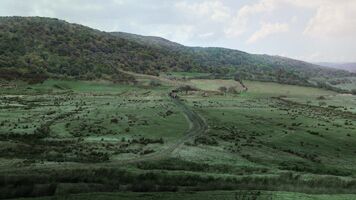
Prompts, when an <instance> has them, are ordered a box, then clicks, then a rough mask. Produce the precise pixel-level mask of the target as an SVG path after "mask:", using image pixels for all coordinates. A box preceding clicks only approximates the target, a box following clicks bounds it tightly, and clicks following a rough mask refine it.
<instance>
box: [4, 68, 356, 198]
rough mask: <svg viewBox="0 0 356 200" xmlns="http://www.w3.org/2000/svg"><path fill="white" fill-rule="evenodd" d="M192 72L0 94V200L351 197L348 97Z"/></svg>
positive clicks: (355, 125)
mask: <svg viewBox="0 0 356 200" xmlns="http://www.w3.org/2000/svg"><path fill="white" fill-rule="evenodd" d="M174 75H175V74H173V75H171V76H174ZM183 75H184V76H186V77H189V78H187V79H182V77H181V76H183ZM200 75H201V74H192V75H188V74H179V76H176V80H174V81H177V85H190V86H191V87H192V88H193V89H192V90H189V91H184V90H180V91H178V97H179V98H178V99H172V98H171V97H170V96H169V95H168V93H169V92H170V91H171V90H173V89H175V87H174V86H171V85H170V84H167V83H168V81H166V82H165V81H164V78H162V79H160V80H155V81H158V83H155V84H150V81H151V80H150V77H141V79H140V81H139V82H138V83H136V84H131V85H127V84H126V85H125V84H114V83H111V82H108V81H75V80H54V79H50V80H47V81H45V82H44V83H42V84H35V85H28V84H26V83H24V82H15V83H14V84H16V88H0V94H1V97H0V110H1V112H0V144H1V145H0V155H1V156H0V161H1V162H0V185H1V187H0V198H20V197H29V198H30V197H32V198H40V199H51V198H52V196H53V195H55V196H56V198H57V199H62V198H65V199H103V198H104V199H209V198H210V199H335V200H336V199H353V198H356V196H354V195H353V194H356V179H355V175H356V168H355V163H356V115H355V107H356V106H355V100H356V97H355V96H352V95H343V94H338V93H336V92H332V91H328V90H323V89H317V88H311V87H302V86H292V85H281V84H277V83H269V82H256V81H245V82H244V84H245V85H246V87H247V88H248V89H247V90H244V89H243V87H242V86H241V85H240V84H239V83H238V82H235V81H233V80H208V79H194V77H196V76H200ZM162 80H163V81H162ZM221 87H226V88H230V87H234V88H236V89H235V90H228V91H225V92H224V91H221ZM273 191H275V192H273ZM277 191H278V192H277ZM93 192H95V193H94V194H93ZM142 192H145V193H142ZM147 192H148V193H147Z"/></svg>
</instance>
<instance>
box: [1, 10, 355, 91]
mask: <svg viewBox="0 0 356 200" xmlns="http://www.w3.org/2000/svg"><path fill="white" fill-rule="evenodd" d="M118 68H120V69H124V70H129V71H134V72H138V73H148V74H158V73H159V72H160V71H198V72H210V73H217V74H235V73H239V74H240V76H241V77H243V78H246V79H254V80H265V81H276V82H286V83H292V84H303V85H309V84H312V81H311V80H312V78H315V77H322V78H327V77H344V76H351V75H352V74H351V73H349V72H346V71H341V70H334V69H329V68H321V67H319V66H317V65H313V64H309V63H306V62H302V61H297V60H292V59H288V58H282V57H276V56H268V55H254V54H248V53H245V52H241V51H237V50H231V49H224V48H200V47H186V46H183V45H180V44H177V43H174V42H170V41H168V40H165V39H163V38H158V37H146V36H140V35H134V34H129V33H121V32H116V33H107V32H102V31H99V30H95V29H91V28H89V27H85V26H82V25H78V24H71V23H67V22H65V21H62V20H58V19H52V18H40V17H0V70H1V72H2V73H1V76H2V77H3V78H4V77H5V78H11V76H14V77H21V76H39V75H44V74H45V75H49V76H73V77H78V78H84V79H92V78H100V77H103V76H105V77H109V76H113V75H117V74H118V73H119V71H117V69H118Z"/></svg>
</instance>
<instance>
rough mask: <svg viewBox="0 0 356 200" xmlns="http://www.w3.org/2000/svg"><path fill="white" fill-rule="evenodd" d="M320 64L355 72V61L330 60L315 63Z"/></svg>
mask: <svg viewBox="0 0 356 200" xmlns="http://www.w3.org/2000/svg"><path fill="white" fill-rule="evenodd" d="M316 64H318V65H320V66H325V67H331V68H335V69H341V70H346V71H350V72H355V73H356V63H331V62H321V63H316Z"/></svg>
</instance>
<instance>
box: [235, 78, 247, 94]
mask: <svg viewBox="0 0 356 200" xmlns="http://www.w3.org/2000/svg"><path fill="white" fill-rule="evenodd" d="M234 80H235V81H236V82H239V83H240V85H241V86H242V87H243V88H244V90H245V91H247V90H248V88H247V87H246V85H245V84H244V83H243V82H242V79H241V76H240V74H235V76H234Z"/></svg>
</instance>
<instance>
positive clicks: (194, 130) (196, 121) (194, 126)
mask: <svg viewBox="0 0 356 200" xmlns="http://www.w3.org/2000/svg"><path fill="white" fill-rule="evenodd" d="M171 99H172V101H173V103H174V104H176V105H177V106H178V107H179V108H180V109H181V110H182V111H183V113H184V115H185V116H186V117H187V120H188V121H189V124H190V126H189V129H188V130H187V131H186V134H185V135H184V137H182V138H180V139H179V140H177V141H176V142H175V143H174V144H172V145H170V146H169V147H167V148H165V149H162V150H161V151H158V152H155V153H152V154H148V155H145V156H141V157H139V158H132V159H128V160H120V161H117V163H122V164H130V163H138V162H144V161H151V160H161V159H165V158H168V157H169V156H170V155H171V154H172V153H173V152H174V151H175V150H176V149H178V148H180V147H181V146H182V145H183V144H184V143H185V142H187V141H189V140H190V139H192V138H194V137H196V136H199V135H202V134H204V133H205V132H206V131H207V130H208V125H207V123H206V122H205V120H204V119H203V118H202V117H201V116H200V115H199V114H197V113H196V112H194V111H193V110H191V109H190V108H189V107H188V106H187V105H185V104H184V103H183V102H182V101H181V100H180V99H179V98H171Z"/></svg>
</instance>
